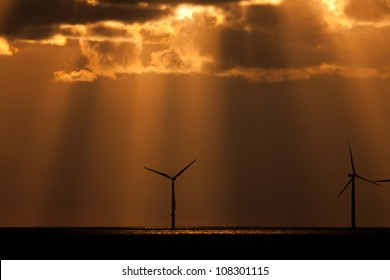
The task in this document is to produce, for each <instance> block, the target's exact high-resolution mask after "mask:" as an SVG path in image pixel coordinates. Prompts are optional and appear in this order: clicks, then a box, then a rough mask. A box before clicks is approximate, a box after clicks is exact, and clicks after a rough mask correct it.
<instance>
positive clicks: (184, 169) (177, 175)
mask: <svg viewBox="0 0 390 280" xmlns="http://www.w3.org/2000/svg"><path fill="white" fill-rule="evenodd" d="M195 161H196V159H194V160H193V161H192V162H191V163H190V164H189V165H187V166H186V167H184V168H183V169H182V170H181V171H180V172H179V173H177V174H176V175H175V176H174V177H173V178H176V177H179V176H180V175H181V174H182V173H183V172H184V171H186V169H187V168H188V167H190V166H191V165H192V164H193V163H194V162H195Z"/></svg>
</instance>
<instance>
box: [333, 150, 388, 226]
mask: <svg viewBox="0 0 390 280" xmlns="http://www.w3.org/2000/svg"><path fill="white" fill-rule="evenodd" d="M348 146H349V156H350V158H351V166H352V173H348V177H350V178H351V179H349V181H348V182H347V184H346V185H345V187H344V188H343V189H342V191H341V192H340V194H339V196H338V197H339V198H340V196H341V195H342V193H343V192H344V191H345V190H346V189H347V187H348V186H349V184H351V183H352V191H351V220H352V221H351V227H352V228H355V227H356V222H355V218H356V214H355V178H359V179H362V180H364V181H367V182H369V183H371V184H375V185H378V186H380V185H379V184H377V183H376V182H385V181H387V180H379V181H371V180H368V179H366V178H364V177H362V176H360V175H358V174H356V170H355V165H354V163H353V157H352V149H351V144H350V143H349V142H348ZM388 181H390V180H388Z"/></svg>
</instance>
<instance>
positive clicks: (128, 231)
mask: <svg viewBox="0 0 390 280" xmlns="http://www.w3.org/2000/svg"><path fill="white" fill-rule="evenodd" d="M89 230H92V229H89ZM92 231H93V232H94V233H96V234H110V235H112V234H114V235H150V234H153V235H196V234H200V235H215V234H228V235H231V234H235V235H243V234H251V235H345V234H347V235H348V234H372V233H387V234H388V233H390V229H388V228H360V229H355V230H352V229H350V228H177V229H175V230H172V229H169V228H111V229H110V228H105V229H93V230H92Z"/></svg>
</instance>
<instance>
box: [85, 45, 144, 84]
mask: <svg viewBox="0 0 390 280" xmlns="http://www.w3.org/2000/svg"><path fill="white" fill-rule="evenodd" d="M80 46H81V52H82V54H83V55H84V56H85V57H86V58H87V60H88V63H87V65H86V67H87V68H88V69H89V70H90V71H91V72H92V73H94V74H95V75H97V76H104V77H110V78H116V75H117V74H126V73H127V74H131V73H136V72H139V70H138V69H141V68H142V64H141V60H140V54H141V50H142V45H141V44H140V42H120V41H119V42H115V41H114V42H110V41H101V42H99V41H90V40H82V41H81V42H80Z"/></svg>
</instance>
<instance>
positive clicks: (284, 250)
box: [0, 227, 390, 259]
mask: <svg viewBox="0 0 390 280" xmlns="http://www.w3.org/2000/svg"><path fill="white" fill-rule="evenodd" d="M0 257H1V258H2V259H390V228H357V229H350V228H261V227H178V228H176V229H174V230H173V229H170V228H157V227H127V228H125V227H121V228H119V227H71V228H67V227H60V228H58V227H57V228H46V227H42V228H27V227H25V228H0Z"/></svg>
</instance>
